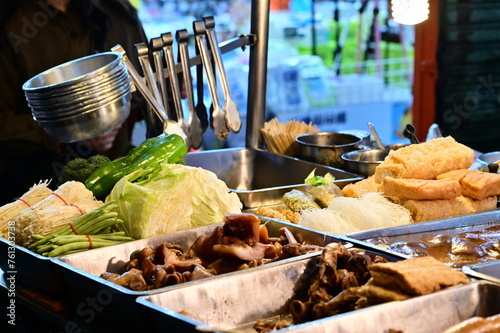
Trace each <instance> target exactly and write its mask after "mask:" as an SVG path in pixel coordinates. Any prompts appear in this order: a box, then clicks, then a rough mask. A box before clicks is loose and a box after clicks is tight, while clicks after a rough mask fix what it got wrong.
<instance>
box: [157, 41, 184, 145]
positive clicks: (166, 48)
mask: <svg viewBox="0 0 500 333" xmlns="http://www.w3.org/2000/svg"><path fill="white" fill-rule="evenodd" d="M161 39H162V41H163V56H164V57H165V63H166V64H167V66H166V67H167V72H168V77H169V82H170V88H171V89H172V98H173V101H174V108H175V114H176V117H177V123H178V124H179V126H180V127H181V128H182V129H183V130H184V132H185V133H186V134H187V136H188V140H187V142H186V144H187V145H188V146H191V139H190V127H189V125H188V123H187V122H186V120H185V119H184V113H183V110H182V94H181V86H180V83H179V78H178V77H177V71H176V70H175V59H174V51H173V49H172V45H173V43H174V38H173V36H172V34H171V33H170V32H167V33H163V34H161Z"/></svg>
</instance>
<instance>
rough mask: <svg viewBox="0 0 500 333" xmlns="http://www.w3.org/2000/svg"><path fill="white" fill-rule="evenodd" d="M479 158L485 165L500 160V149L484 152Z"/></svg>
mask: <svg viewBox="0 0 500 333" xmlns="http://www.w3.org/2000/svg"><path fill="white" fill-rule="evenodd" d="M477 160H478V162H479V163H481V164H483V165H488V164H490V163H495V162H497V161H500V151H492V152H490V153H485V154H482V155H480V156H479V157H478V158H477Z"/></svg>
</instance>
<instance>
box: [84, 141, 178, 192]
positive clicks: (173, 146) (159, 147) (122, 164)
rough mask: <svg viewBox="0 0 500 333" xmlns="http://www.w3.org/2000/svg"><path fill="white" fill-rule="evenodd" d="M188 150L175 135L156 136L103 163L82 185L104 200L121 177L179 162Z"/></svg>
mask: <svg viewBox="0 0 500 333" xmlns="http://www.w3.org/2000/svg"><path fill="white" fill-rule="evenodd" d="M187 151H188V148H187V146H186V143H185V142H184V140H183V139H182V137H180V136H179V135H177V134H165V133H163V134H160V135H159V136H156V137H152V138H149V139H147V140H145V141H144V142H143V143H141V144H140V145H138V146H137V147H135V148H134V149H132V150H131V151H130V152H129V153H128V154H127V155H126V156H123V157H120V158H117V159H115V160H114V161H111V162H109V163H107V164H104V165H103V166H101V167H100V168H98V169H97V170H95V171H94V172H93V173H92V174H91V175H90V176H89V177H88V178H87V180H86V181H85V186H86V187H87V188H88V189H89V190H90V191H92V193H94V196H95V197H96V198H97V199H100V200H104V199H105V198H106V196H107V195H108V194H109V193H110V192H111V190H112V189H113V187H114V186H115V184H116V183H117V182H118V181H119V180H120V179H121V178H122V177H123V176H125V175H128V174H130V173H131V172H133V171H135V170H137V169H144V168H148V167H152V166H155V165H158V164H159V163H162V162H165V161H166V162H167V163H183V159H184V156H185V155H186V154H187Z"/></svg>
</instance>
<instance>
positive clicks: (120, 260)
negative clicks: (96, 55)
mask: <svg viewBox="0 0 500 333" xmlns="http://www.w3.org/2000/svg"><path fill="white" fill-rule="evenodd" d="M261 221H262V223H266V227H267V229H268V231H269V235H270V236H279V229H280V228H282V227H287V228H288V229H289V230H290V231H291V232H292V234H293V235H294V237H295V238H296V239H297V241H299V242H306V243H308V244H315V245H320V246H324V245H326V244H329V243H331V242H341V243H344V244H346V242H344V241H342V240H341V239H339V238H336V237H334V236H328V235H324V234H321V233H318V232H316V231H312V230H310V229H306V228H304V227H301V226H298V225H294V224H291V223H286V222H282V221H275V220H272V219H261ZM218 225H221V224H218ZM214 228H215V225H211V226H205V227H201V228H196V229H192V230H187V231H182V232H178V233H174V234H168V235H163V236H158V237H153V238H147V239H142V240H137V241H132V242H127V243H124V244H119V245H114V246H109V247H105V248H100V249H94V250H90V251H85V252H80V253H75V254H71V255H66V256H61V257H59V258H56V259H54V262H55V263H56V264H57V265H58V266H60V267H61V269H62V275H63V278H64V281H65V282H66V285H67V287H68V290H67V291H68V293H69V296H70V299H71V302H72V303H73V304H74V305H75V306H79V305H80V304H87V302H88V299H94V300H95V299H104V300H105V301H103V302H101V303H105V304H101V305H105V306H102V311H99V312H96V313H95V315H98V316H99V318H100V319H102V320H103V321H111V322H114V321H118V324H121V323H123V318H132V317H133V318H134V322H139V324H140V327H141V328H144V325H145V323H143V322H142V321H141V320H140V319H139V318H140V317H141V309H138V305H137V303H136V302H135V299H136V298H137V297H139V296H144V295H151V294H155V293H158V292H162V291H167V290H172V289H176V288H179V287H181V286H190V285H194V284H197V283H200V281H203V280H198V281H191V282H186V283H182V284H179V285H174V286H168V287H164V288H159V289H155V290H149V291H133V290H130V289H128V288H125V287H122V286H119V285H116V284H114V283H112V282H109V281H106V280H105V279H103V278H101V277H100V274H102V273H104V272H116V273H120V272H121V269H122V268H123V267H124V265H125V264H126V263H127V262H128V261H129V260H130V255H131V254H132V253H133V252H134V251H136V250H142V249H143V248H144V247H148V246H150V247H156V246H158V245H160V244H163V243H165V242H169V243H171V244H177V245H179V246H180V247H181V248H182V250H183V251H187V250H188V249H189V247H190V246H191V245H192V244H193V243H194V241H195V240H196V239H197V238H198V237H199V236H203V235H208V234H209V233H211V232H212V231H213V230H214ZM346 246H347V247H349V246H350V244H346ZM319 253H320V252H315V253H309V254H306V255H302V256H298V257H295V258H289V259H285V260H281V261H276V262H272V263H268V264H266V265H264V266H265V267H268V266H269V267H273V266H279V265H283V264H285V263H287V262H290V261H296V260H300V259H301V258H310V257H314V256H318V255H319ZM264 266H259V267H254V268H248V269H246V270H242V271H237V272H232V273H227V274H221V275H218V276H213V277H209V278H206V280H213V279H218V278H221V277H222V276H237V275H238V274H243V273H244V272H245V271H251V270H254V269H261V267H264ZM124 324H125V325H127V326H128V325H131V323H130V321H129V320H127V321H125V323H124Z"/></svg>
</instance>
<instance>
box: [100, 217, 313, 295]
mask: <svg viewBox="0 0 500 333" xmlns="http://www.w3.org/2000/svg"><path fill="white" fill-rule="evenodd" d="M280 233H281V235H280V237H269V233H268V230H267V228H266V226H265V225H261V224H260V220H259V218H258V217H257V216H255V215H253V214H230V215H227V216H225V221H224V225H223V226H217V227H215V229H214V230H213V231H212V233H210V234H209V235H207V236H200V237H199V238H198V239H197V240H196V241H195V242H194V244H193V245H192V246H191V247H190V248H189V249H188V250H187V251H186V252H184V251H183V250H182V248H181V247H180V246H179V245H176V244H170V243H163V244H160V245H158V246H156V247H155V248H151V247H146V248H143V249H142V250H140V251H137V252H134V253H133V254H132V255H131V257H130V260H129V261H128V262H127V264H126V265H125V268H124V272H122V273H120V274H119V273H112V272H105V273H102V274H101V277H102V278H104V279H106V280H108V281H111V282H113V283H116V284H118V285H120V286H123V287H126V288H129V289H132V290H135V291H144V290H151V289H157V288H161V287H165V286H170V285H176V284H179V283H183V282H188V281H194V280H199V279H203V278H206V277H210V276H213V275H218V274H223V273H228V272H233V271H237V270H241V269H245V268H249V267H254V266H259V265H263V264H266V263H269V262H273V261H276V260H281V259H286V258H291V257H295V256H299V255H303V254H307V253H310V252H317V251H321V250H322V249H323V247H321V246H316V245H311V244H303V243H297V242H296V241H295V240H294V239H293V235H291V233H290V232H289V231H288V230H286V229H285V228H282V229H281V230H280Z"/></svg>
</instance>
